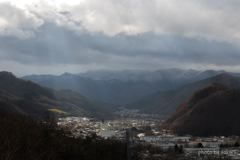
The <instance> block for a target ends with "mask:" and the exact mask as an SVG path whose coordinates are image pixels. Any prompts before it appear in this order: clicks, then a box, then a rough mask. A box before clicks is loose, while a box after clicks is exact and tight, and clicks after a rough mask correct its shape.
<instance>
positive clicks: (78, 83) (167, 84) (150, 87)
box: [21, 69, 240, 105]
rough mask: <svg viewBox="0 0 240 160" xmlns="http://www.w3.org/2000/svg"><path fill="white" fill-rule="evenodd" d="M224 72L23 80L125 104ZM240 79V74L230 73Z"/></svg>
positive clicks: (173, 71) (135, 72)
mask: <svg viewBox="0 0 240 160" xmlns="http://www.w3.org/2000/svg"><path fill="white" fill-rule="evenodd" d="M221 73H226V72H225V71H213V70H207V71H196V70H181V69H164V70H157V71H152V72H151V71H143V70H123V71H107V70H101V71H88V72H86V73H80V74H78V75H74V74H70V73H64V74H62V75H60V76H54V75H29V76H25V77H21V78H22V79H25V80H31V81H33V82H35V83H38V84H40V85H42V86H45V87H49V88H53V89H66V88H68V89H71V90H75V91H77V92H80V93H81V94H83V95H85V96H86V97H88V98H89V99H90V100H92V101H102V102H107V103H110V104H114V105H126V104H130V103H133V102H135V101H137V100H138V99H140V98H142V97H144V96H147V95H149V94H153V93H156V92H158V91H166V90H172V89H176V88H178V87H180V86H182V85H184V84H188V83H192V82H195V81H199V80H202V79H205V78H208V77H212V76H216V75H218V74H221ZM229 74H232V75H234V76H240V74H238V73H229Z"/></svg>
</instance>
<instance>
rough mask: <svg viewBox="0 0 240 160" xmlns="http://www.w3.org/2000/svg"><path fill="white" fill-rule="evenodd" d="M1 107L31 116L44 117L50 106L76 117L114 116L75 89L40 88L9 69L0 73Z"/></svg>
mask: <svg viewBox="0 0 240 160" xmlns="http://www.w3.org/2000/svg"><path fill="white" fill-rule="evenodd" d="M0 106H1V107H5V108H7V109H8V110H10V111H13V112H17V113H22V114H26V115H31V116H43V115H46V114H48V113H49V112H50V111H49V109H57V110H58V111H63V112H66V113H68V114H73V115H75V116H89V117H92V116H94V117H97V118H104V119H111V118H113V116H112V114H110V113H109V112H108V111H106V110H105V109H103V108H101V107H99V106H98V105H96V104H94V103H92V102H91V101H89V100H88V99H87V98H86V97H85V96H83V95H81V94H80V93H78V92H76V91H71V90H69V89H64V90H54V89H50V88H46V87H42V86H40V85H39V84H36V83H33V82H31V81H26V80H22V79H19V78H16V77H15V76H14V75H13V74H12V73H10V72H0Z"/></svg>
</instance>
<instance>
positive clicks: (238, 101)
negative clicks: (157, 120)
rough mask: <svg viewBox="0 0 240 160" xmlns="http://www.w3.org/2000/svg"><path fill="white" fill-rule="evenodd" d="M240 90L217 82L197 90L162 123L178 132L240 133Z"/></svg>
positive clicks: (199, 134)
mask: <svg viewBox="0 0 240 160" xmlns="http://www.w3.org/2000/svg"><path fill="white" fill-rule="evenodd" d="M239 115H240V90H239V89H230V88H228V87H226V86H224V85H222V84H217V83H213V84H210V85H208V86H207V87H204V88H203V89H201V90H198V91H196V92H195V93H194V94H193V95H192V96H191V97H190V98H189V99H188V100H187V101H185V102H184V103H182V104H181V106H180V107H179V108H178V109H177V110H176V111H175V112H173V113H172V114H171V115H170V116H169V117H168V118H167V119H166V120H165V122H164V123H163V124H162V125H161V127H162V128H169V129H170V131H171V132H173V133H178V134H191V135H197V136H210V135H218V136H220V135H225V136H229V135H239V134H240V128H239V124H240V116H239Z"/></svg>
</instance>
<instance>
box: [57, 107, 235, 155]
mask: <svg viewBox="0 0 240 160" xmlns="http://www.w3.org/2000/svg"><path fill="white" fill-rule="evenodd" d="M120 109H121V110H120V111H118V112H116V119H115V120H104V119H97V118H93V117H91V118H90V117H74V116H68V117H64V116H63V117H61V116H60V117H58V118H57V119H58V122H57V124H58V125H59V126H60V127H62V128H64V129H67V130H68V131H70V132H71V135H69V136H72V137H76V138H78V137H81V138H87V137H91V136H96V137H99V138H104V139H115V140H118V141H122V142H126V139H129V150H130V152H131V151H134V149H135V146H136V145H137V144H142V145H143V146H147V145H148V146H149V145H151V146H154V147H156V149H158V150H159V154H154V155H151V154H150V153H149V152H148V151H147V150H146V151H145V152H144V153H141V155H142V159H149V158H150V157H152V158H153V159H154V158H155V159H162V158H164V157H166V156H168V155H169V154H174V156H175V157H176V159H207V158H208V159H211V158H212V159H214V158H219V159H222V158H223V159H240V147H239V146H240V145H239V144H240V137H239V136H236V135H232V136H229V137H224V136H211V137H195V136H192V135H176V134H174V133H171V132H170V131H169V130H168V129H161V128H160V127H159V125H160V124H161V123H162V122H163V121H164V119H166V118H167V116H164V115H157V114H155V115H154V114H140V113H138V110H127V109H124V107H122V108H120ZM126 132H128V136H127V137H126V135H127V134H126Z"/></svg>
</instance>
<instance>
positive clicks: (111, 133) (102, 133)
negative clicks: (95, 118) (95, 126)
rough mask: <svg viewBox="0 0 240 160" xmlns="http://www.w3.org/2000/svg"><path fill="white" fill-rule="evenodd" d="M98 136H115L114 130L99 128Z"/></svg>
mask: <svg viewBox="0 0 240 160" xmlns="http://www.w3.org/2000/svg"><path fill="white" fill-rule="evenodd" d="M99 136H101V137H103V138H110V137H113V136H115V131H114V130H100V132H99Z"/></svg>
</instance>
